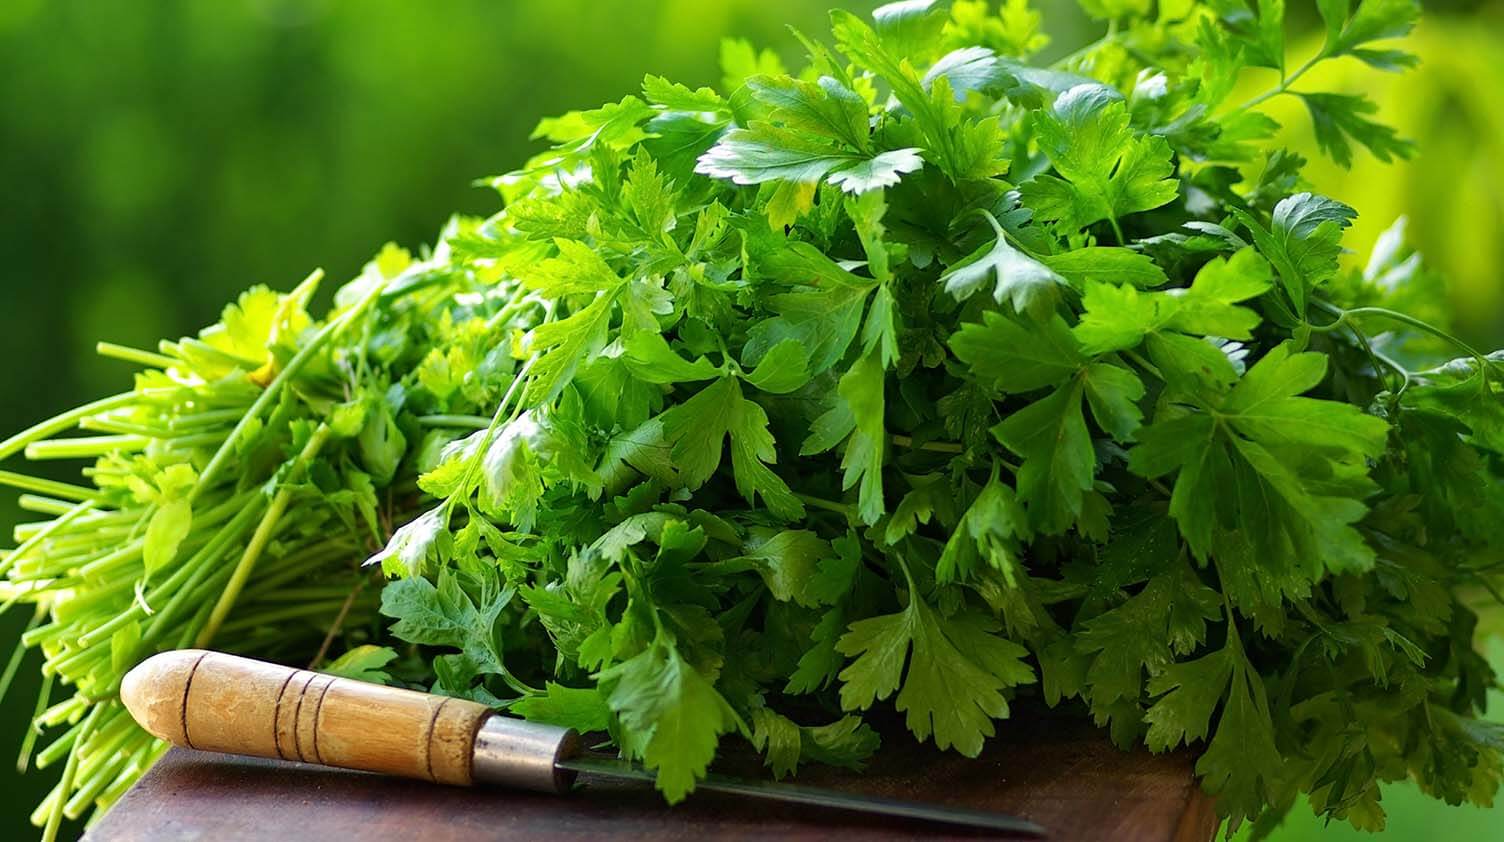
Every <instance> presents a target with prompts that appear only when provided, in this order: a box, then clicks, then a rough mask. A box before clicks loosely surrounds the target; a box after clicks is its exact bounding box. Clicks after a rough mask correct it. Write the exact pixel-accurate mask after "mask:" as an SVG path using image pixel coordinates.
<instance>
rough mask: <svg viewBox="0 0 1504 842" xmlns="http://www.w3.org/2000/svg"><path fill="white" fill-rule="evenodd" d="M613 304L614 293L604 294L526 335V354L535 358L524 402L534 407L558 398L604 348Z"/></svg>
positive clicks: (614, 299)
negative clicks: (574, 311)
mask: <svg viewBox="0 0 1504 842" xmlns="http://www.w3.org/2000/svg"><path fill="white" fill-rule="evenodd" d="M615 301H616V295H615V293H603V294H601V295H598V296H596V298H595V300H594V301H592V302H590V304H589V306H587V307H585V308H584V309H582V310H580V311H579V312H577V313H575V314H573V315H571V316H569V317H568V318H564V319H560V320H559V321H556V322H544V323H543V324H540V325H538V326H537V327H535V328H533V329H532V331H531V332H529V333H528V335H527V338H526V340H525V344H526V347H527V350H528V351H529V352H530V353H533V354H536V355H538V356H537V362H536V363H534V365H533V371H532V374H533V377H532V379H531V380H529V381H528V384H527V391H526V393H525V394H524V395H523V401H524V402H526V403H529V404H537V403H543V402H546V401H551V400H553V399H554V398H556V397H558V396H559V392H561V391H563V390H564V387H565V385H567V384H568V383H569V381H570V380H571V379H573V378H574V373H575V371H576V370H577V369H578V368H579V366H580V365H581V364H582V363H584V362H585V360H586V359H587V358H588V357H590V356H592V355H594V354H596V353H598V352H599V351H600V349H601V347H602V346H604V345H605V344H606V327H607V325H609V324H610V321H611V309H612V308H611V305H612V304H613V303H615Z"/></svg>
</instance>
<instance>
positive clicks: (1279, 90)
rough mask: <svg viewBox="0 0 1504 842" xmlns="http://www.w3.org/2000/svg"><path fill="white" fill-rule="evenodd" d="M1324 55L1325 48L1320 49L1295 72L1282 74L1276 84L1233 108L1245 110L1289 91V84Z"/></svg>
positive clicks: (1293, 82) (1304, 73)
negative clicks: (1286, 74)
mask: <svg viewBox="0 0 1504 842" xmlns="http://www.w3.org/2000/svg"><path fill="white" fill-rule="evenodd" d="M1326 57H1327V55H1326V51H1325V50H1322V51H1321V52H1319V53H1317V54H1316V55H1314V56H1311V58H1310V60H1309V61H1307V62H1306V63H1305V64H1302V65H1301V66H1300V67H1297V68H1295V72H1293V73H1291V74H1290V75H1288V76H1284V77H1283V78H1282V79H1281V80H1280V83H1279V84H1278V85H1275V86H1274V87H1273V88H1270V89H1269V90H1267V91H1264V92H1263V93H1261V94H1259V95H1258V96H1256V97H1254V98H1253V99H1250V100H1248V101H1247V102H1245V103H1243V104H1242V105H1240V106H1238V107H1237V108H1236V109H1235V110H1236V111H1247V110H1248V109H1250V108H1253V107H1255V106H1259V105H1262V104H1264V103H1265V102H1268V101H1269V100H1271V99H1274V98H1275V97H1277V96H1279V95H1280V94H1284V93H1289V92H1290V86H1291V85H1293V84H1295V82H1296V80H1297V79H1299V78H1300V77H1302V76H1304V75H1306V71H1308V70H1310V69H1311V68H1313V67H1315V66H1316V65H1317V64H1319V63H1320V62H1321V61H1322V60H1323V59H1325V58H1326Z"/></svg>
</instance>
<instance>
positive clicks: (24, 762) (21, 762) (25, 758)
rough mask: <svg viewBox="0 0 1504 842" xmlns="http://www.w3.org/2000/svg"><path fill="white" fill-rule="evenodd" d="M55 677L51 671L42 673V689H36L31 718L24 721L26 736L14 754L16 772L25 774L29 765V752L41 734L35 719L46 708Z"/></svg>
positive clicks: (38, 717)
mask: <svg viewBox="0 0 1504 842" xmlns="http://www.w3.org/2000/svg"><path fill="white" fill-rule="evenodd" d="M54 681H56V679H55V678H54V677H53V676H52V674H51V673H46V674H43V676H42V689H40V690H38V691H37V704H36V707H35V709H33V710H32V713H31V719H30V720H29V721H28V722H27V723H26V736H24V737H22V738H21V751H20V753H18V754H17V755H16V772H17V773H18V774H22V775H24V774H26V769H27V767H28V766H30V765H31V753H32V751H33V750H35V749H36V747H37V737H39V736H41V734H42V732H41V729H39V728H37V720H38V719H41V718H42V713H43V712H44V711H46V710H47V702H48V701H50V700H51V698H52V684H53V682H54Z"/></svg>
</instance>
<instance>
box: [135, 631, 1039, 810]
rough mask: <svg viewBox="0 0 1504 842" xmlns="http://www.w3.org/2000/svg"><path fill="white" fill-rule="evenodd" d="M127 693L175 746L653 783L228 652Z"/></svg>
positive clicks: (568, 731) (175, 657) (788, 792)
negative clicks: (585, 774)
mask: <svg viewBox="0 0 1504 842" xmlns="http://www.w3.org/2000/svg"><path fill="white" fill-rule="evenodd" d="M120 698H121V701H123V702H124V703H125V706H126V708H127V709H128V710H129V711H130V713H131V716H132V717H134V718H135V720H136V722H137V723H139V724H140V725H141V727H142V728H145V729H146V730H147V731H149V732H151V733H152V734H153V735H154V736H156V737H158V738H160V739H163V740H166V741H167V742H169V743H172V744H173V745H177V746H184V747H186V748H192V749H198V750H201V751H216V752H223V753H226V754H241V755H249V756H252V757H268V758H274V759H281V760H294V761H302V762H304V763H316V764H319V765H323V766H336V767H340V768H345V769H358V770H361V771H365V772H376V773H380V774H386V775H399V776H403V777H408V778H417V779H420V780H425V781H432V782H434V783H441V784H453V785H458V786H471V785H473V784H478V783H479V784H492V785H497V786H502V787H508V788H512V789H521V790H531V791H534V792H545V793H552V794H564V793H567V792H570V791H571V790H572V789H573V788H574V785H575V779H576V776H577V775H579V774H580V773H582V772H583V773H587V774H589V775H599V776H602V777H607V778H616V779H624V780H633V781H647V782H651V781H652V780H653V779H654V773H653V772H652V771H651V770H648V769H646V768H644V767H642V766H640V765H638V764H636V763H631V762H628V761H625V760H620V759H616V758H611V757H607V756H605V755H600V754H595V753H592V752H587V751H584V750H583V744H582V741H581V739H580V735H579V734H578V733H576V732H575V731H574V729H572V728H560V727H557V726H553V725H545V724H542V723H537V722H528V721H526V720H522V719H516V718H512V717H507V716H502V715H500V714H497V713H496V712H494V711H493V710H491V709H490V708H488V707H486V706H485V705H482V704H478V703H476V702H471V701H468V700H465V699H454V698H448V697H444V696H435V695H431V694H428V693H420V692H417V691H414V690H404V689H401V688H397V687H386V686H383V685H380V684H368V683H366V682H363V681H355V680H353V679H348V678H337V677H335V676H331V675H326V674H323V673H317V672H310V671H308V670H300V669H293V668H290V667H284V666H278V665H276V664H269V663H266V662H264V661H255V660H251V659H250V658H242V657H239V656H235V655H226V654H224V653H222V652H208V651H204V650H201V649H181V650H177V651H171V652H163V653H161V654H158V655H153V656H152V657H150V658H147V659H146V660H145V661H142V662H141V663H140V664H139V665H137V666H136V667H135V668H134V669H132V670H131V671H130V672H129V673H127V674H126V676H125V680H124V681H123V682H122V684H121V686H120ZM697 788H698V789H704V790H710V791H713V792H724V793H729V794H732V795H738V796H743V797H750V798H761V799H768V800H773V801H782V802H788V803H794V804H804V805H808V806H813V807H821V808H827V809H835V810H848V811H852V812H859V813H869V814H877V815H883V816H894V817H900V818H907V819H915V820H919V821H925V822H933V823H938V824H946V825H954V826H963V827H973V828H981V829H985V830H992V831H998V832H1002V833H1009V834H1014V835H1019V836H1043V835H1044V834H1045V831H1044V829H1043V828H1041V827H1040V826H1039V825H1037V824H1034V823H1033V822H1030V821H1027V820H1024V819H1021V818H1017V817H1015V816H1009V815H1006V814H1003V813H995V812H990V811H986V810H971V809H965V808H957V807H949V806H945V805H940V804H926V803H922V802H917V801H904V800H900V799H893V798H880V797H874V796H868V795H858V794H853V793H847V792H839V791H836V790H830V789H820V788H816V787H808V786H796V785H792V784H781V783H773V782H770V781H758V780H743V779H737V778H731V777H726V776H722V775H717V774H710V775H707V776H706V777H705V779H704V780H702V781H700V782H699V783H698V784H697Z"/></svg>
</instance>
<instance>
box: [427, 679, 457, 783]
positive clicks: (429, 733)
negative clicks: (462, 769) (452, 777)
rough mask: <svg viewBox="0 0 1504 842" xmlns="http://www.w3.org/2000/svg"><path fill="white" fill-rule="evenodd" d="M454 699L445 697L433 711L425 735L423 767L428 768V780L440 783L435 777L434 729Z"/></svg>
mask: <svg viewBox="0 0 1504 842" xmlns="http://www.w3.org/2000/svg"><path fill="white" fill-rule="evenodd" d="M450 701H452V699H450V698H449V697H447V696H446V697H445V698H444V701H442V702H439V706H438V707H436V708H434V709H433V716H431V717H429V718H428V731H427V732H426V733H425V734H424V735H423V765H424V766H426V767H427V772H428V779H429V780H430V781H433V782H434V783H438V782H439V779H438V778H436V777H434V776H433V729H434V726H435V725H437V724H438V721H439V714H441V713H443V712H444V706H445V705H447V704H449V703H450Z"/></svg>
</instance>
